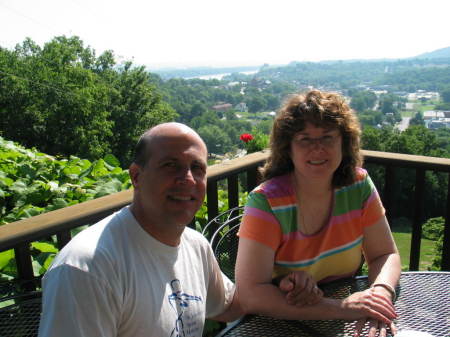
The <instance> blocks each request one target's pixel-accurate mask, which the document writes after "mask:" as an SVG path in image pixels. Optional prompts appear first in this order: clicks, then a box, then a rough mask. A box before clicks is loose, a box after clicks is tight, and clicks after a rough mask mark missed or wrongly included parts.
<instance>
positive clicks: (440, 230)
mask: <svg viewBox="0 0 450 337" xmlns="http://www.w3.org/2000/svg"><path fill="white" fill-rule="evenodd" d="M444 224H445V219H444V218H443V217H438V218H431V219H428V221H427V222H425V223H424V224H423V226H422V237H424V238H425V239H428V240H434V241H436V240H438V239H439V238H440V237H441V236H443V235H444Z"/></svg>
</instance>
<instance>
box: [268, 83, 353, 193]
mask: <svg viewBox="0 0 450 337" xmlns="http://www.w3.org/2000/svg"><path fill="white" fill-rule="evenodd" d="M306 123H310V124H312V125H314V126H315V127H321V128H326V129H335V128H336V129H338V130H339V131H340V132H341V136H342V161H341V164H340V165H339V167H338V168H337V170H336V171H335V172H334V175H333V180H332V185H333V187H342V186H346V185H349V184H351V183H353V182H354V181H355V168H356V167H357V166H361V165H362V156H361V154H360V134H361V129H360V125H359V121H358V119H357V117H356V116H355V114H354V113H353V111H352V110H351V109H350V107H349V106H348V104H347V103H346V102H345V100H344V98H343V97H341V96H340V95H338V94H335V93H329V92H323V91H319V90H311V91H309V92H307V93H305V94H295V95H292V96H290V97H289V98H288V100H287V101H286V102H285V104H284V105H283V106H282V107H281V108H280V110H279V111H278V114H277V117H276V118H275V121H274V124H273V127H272V132H271V135H270V150H271V152H270V156H269V158H268V160H267V162H266V164H265V166H264V167H263V169H262V170H261V173H262V177H263V180H268V179H270V178H273V177H276V176H280V175H283V174H286V173H289V172H292V171H293V170H294V164H293V163H292V160H291V157H290V147H291V140H292V138H293V137H294V135H295V134H296V133H298V132H299V131H302V130H304V129H305V127H306Z"/></svg>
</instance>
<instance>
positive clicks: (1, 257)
mask: <svg viewBox="0 0 450 337" xmlns="http://www.w3.org/2000/svg"><path fill="white" fill-rule="evenodd" d="M11 260H14V250H13V249H10V250H6V251H4V252H1V253H0V270H3V268H5V266H7V265H8V264H9V263H10V261H11Z"/></svg>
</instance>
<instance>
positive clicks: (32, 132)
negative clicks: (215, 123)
mask: <svg viewBox="0 0 450 337" xmlns="http://www.w3.org/2000/svg"><path fill="white" fill-rule="evenodd" d="M175 117H176V113H175V111H174V109H173V108H171V107H170V106H169V105H168V104H167V103H166V102H164V101H163V100H162V97H161V95H160V94H159V93H158V91H157V89H156V87H155V85H154V84H153V82H152V79H151V75H150V74H149V73H148V72H146V71H145V69H144V67H138V66H133V64H132V63H131V62H125V63H123V64H117V63H116V61H115V59H114V54H113V52H112V51H105V52H104V53H103V54H101V55H99V56H96V55H95V51H94V50H92V49H91V48H89V47H84V45H83V42H82V41H81V40H80V39H79V38H78V37H70V38H67V37H65V36H61V37H56V38H54V39H53V40H52V41H50V42H48V43H46V44H45V45H44V46H43V47H40V46H38V45H37V44H35V43H34V42H33V41H32V40H31V39H26V40H25V41H24V42H23V43H22V44H20V45H17V46H16V48H15V49H14V50H7V49H4V48H0V135H1V136H3V137H4V138H6V139H9V140H14V141H17V142H19V143H20V144H22V145H24V146H26V147H36V148H38V149H39V150H40V151H43V152H46V153H49V154H54V155H65V156H69V155H78V156H81V157H84V158H88V159H98V158H101V157H103V156H104V155H105V154H107V153H113V154H114V155H115V156H116V157H117V158H119V160H120V161H121V163H122V165H127V164H128V163H129V162H130V159H131V153H132V150H133V147H134V144H135V143H136V141H137V138H138V136H139V135H140V134H141V133H142V132H143V131H144V130H145V129H146V128H148V127H149V126H152V125H155V124H158V123H160V122H163V121H169V120H173V119H174V118H175Z"/></svg>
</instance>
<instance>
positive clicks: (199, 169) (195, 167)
mask: <svg viewBox="0 0 450 337" xmlns="http://www.w3.org/2000/svg"><path fill="white" fill-rule="evenodd" d="M192 170H195V171H199V172H206V168H205V167H204V166H203V165H194V166H192Z"/></svg>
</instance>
